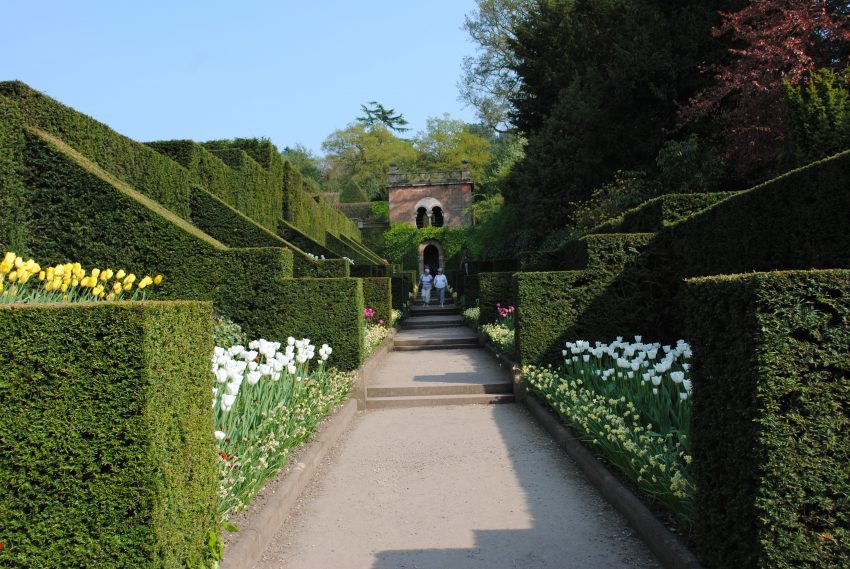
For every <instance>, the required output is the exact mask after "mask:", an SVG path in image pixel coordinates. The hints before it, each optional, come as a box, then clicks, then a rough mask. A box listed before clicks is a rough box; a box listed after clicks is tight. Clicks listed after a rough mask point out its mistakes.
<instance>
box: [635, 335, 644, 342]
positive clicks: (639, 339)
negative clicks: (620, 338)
mask: <svg viewBox="0 0 850 569" xmlns="http://www.w3.org/2000/svg"><path fill="white" fill-rule="evenodd" d="M641 339H643V336H635V342H637V343H640V341H641Z"/></svg>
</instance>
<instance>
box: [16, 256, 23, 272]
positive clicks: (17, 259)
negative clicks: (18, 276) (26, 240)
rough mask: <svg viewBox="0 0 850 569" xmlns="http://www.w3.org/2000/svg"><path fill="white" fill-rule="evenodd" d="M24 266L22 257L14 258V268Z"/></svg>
mask: <svg viewBox="0 0 850 569" xmlns="http://www.w3.org/2000/svg"><path fill="white" fill-rule="evenodd" d="M23 265H24V258H23V257H15V268H16V269H20V268H21V267H22V266H23Z"/></svg>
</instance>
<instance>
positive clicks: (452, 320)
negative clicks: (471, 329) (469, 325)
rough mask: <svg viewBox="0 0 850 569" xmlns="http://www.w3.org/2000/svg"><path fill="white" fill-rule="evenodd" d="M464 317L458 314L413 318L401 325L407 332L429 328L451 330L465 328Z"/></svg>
mask: <svg viewBox="0 0 850 569" xmlns="http://www.w3.org/2000/svg"><path fill="white" fill-rule="evenodd" d="M463 324H464V322H463V316H460V315H457V314H444V315H428V316H411V317H409V318H407V319H405V320H404V321H403V322H402V323H401V325H402V328H404V329H405V330H416V329H419V330H423V329H428V328H450V327H455V326H463Z"/></svg>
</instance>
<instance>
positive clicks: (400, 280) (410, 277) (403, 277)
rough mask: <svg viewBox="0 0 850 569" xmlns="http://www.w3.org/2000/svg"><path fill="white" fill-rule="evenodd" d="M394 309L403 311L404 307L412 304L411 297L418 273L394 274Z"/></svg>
mask: <svg viewBox="0 0 850 569" xmlns="http://www.w3.org/2000/svg"><path fill="white" fill-rule="evenodd" d="M391 280H392V295H393V308H395V309H396V310H402V309H403V308H404V305H405V304H407V303H408V302H410V295H411V294H412V293H413V287H414V285H415V283H416V272H415V271H405V272H403V273H394V274H393V276H392V278H391Z"/></svg>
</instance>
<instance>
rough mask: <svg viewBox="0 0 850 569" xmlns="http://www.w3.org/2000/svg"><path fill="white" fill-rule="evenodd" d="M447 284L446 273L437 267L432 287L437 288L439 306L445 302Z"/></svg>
mask: <svg viewBox="0 0 850 569" xmlns="http://www.w3.org/2000/svg"><path fill="white" fill-rule="evenodd" d="M448 285H449V281H448V279H446V275H444V274H443V268H442V267H440V268H438V269H437V276H436V277H434V288H436V289H437V294H439V295H440V306H444V305H445V304H446V287H447V286H448Z"/></svg>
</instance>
